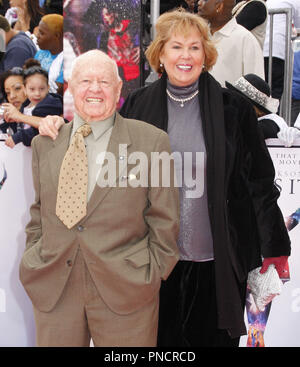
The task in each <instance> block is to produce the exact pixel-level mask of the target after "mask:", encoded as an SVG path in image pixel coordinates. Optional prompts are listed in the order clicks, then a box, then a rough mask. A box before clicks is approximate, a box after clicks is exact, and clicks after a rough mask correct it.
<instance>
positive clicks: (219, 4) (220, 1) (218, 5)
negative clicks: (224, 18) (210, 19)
mask: <svg viewBox="0 0 300 367" xmlns="http://www.w3.org/2000/svg"><path fill="white" fill-rule="evenodd" d="M223 8H224V0H217V2H216V12H217V13H218V14H221V13H222V12H223Z"/></svg>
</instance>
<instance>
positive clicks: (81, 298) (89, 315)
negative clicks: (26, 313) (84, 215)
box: [34, 249, 159, 347]
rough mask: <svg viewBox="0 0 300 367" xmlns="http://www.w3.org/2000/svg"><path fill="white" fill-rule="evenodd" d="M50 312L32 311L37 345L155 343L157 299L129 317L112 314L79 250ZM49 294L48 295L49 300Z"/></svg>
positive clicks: (128, 344)
mask: <svg viewBox="0 0 300 367" xmlns="http://www.w3.org/2000/svg"><path fill="white" fill-rule="evenodd" d="M69 265H70V266H73V269H72V271H71V275H70V278H69V279H68V281H67V283H66V286H65V289H64V291H63V293H62V296H61V297H60V299H59V301H58V303H57V304H56V306H55V307H54V309H53V310H52V311H50V312H41V311H39V310H37V309H36V308H34V315H35V321H36V335H37V340H36V344H37V346H54V347H56V346H61V347H76V346H78V347H79V346H82V347H86V346H89V345H90V340H91V339H92V340H93V344H94V346H95V347H97V346H99V347H131V346H137V347H140V346H146V347H147V346H148V347H154V346H156V343H157V324H158V304H159V296H158V295H157V296H156V297H154V299H153V300H152V301H151V302H150V303H148V304H147V305H146V306H145V307H143V308H141V309H139V310H138V311H136V312H134V313H131V314H129V315H118V314H116V313H114V312H112V311H111V310H110V309H109V308H108V307H107V305H106V304H105V302H104V301H103V299H102V298H101V296H100V295H99V293H98V291H97V289H96V287H95V284H94V281H93V279H92V278H91V276H90V273H89V271H88V268H87V266H86V263H85V260H84V257H83V254H82V251H81V250H80V249H79V250H78V253H77V255H76V259H75V261H74V264H71V263H70V264H69ZM50 296H51V295H49V297H50Z"/></svg>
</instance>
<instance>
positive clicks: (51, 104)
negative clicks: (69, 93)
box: [2, 65, 63, 148]
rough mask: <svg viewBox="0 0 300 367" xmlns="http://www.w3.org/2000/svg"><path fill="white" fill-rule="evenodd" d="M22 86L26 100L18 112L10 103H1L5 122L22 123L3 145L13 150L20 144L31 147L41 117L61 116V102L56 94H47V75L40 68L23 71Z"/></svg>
mask: <svg viewBox="0 0 300 367" xmlns="http://www.w3.org/2000/svg"><path fill="white" fill-rule="evenodd" d="M24 85H25V91H26V95H27V98H28V99H27V100H26V101H25V102H24V103H23V105H22V107H21V109H20V111H19V110H18V109H17V108H16V107H15V106H13V105H12V104H10V103H3V104H2V106H4V109H5V112H4V119H5V121H6V122H15V123H22V124H23V129H20V130H18V131H17V132H16V133H15V134H13V135H12V136H10V137H9V138H8V139H7V140H6V141H5V144H6V145H7V146H9V147H10V148H13V147H14V146H15V145H16V144H18V143H20V142H22V143H23V144H24V145H26V146H30V145H31V140H32V139H33V137H34V136H35V135H37V134H38V126H39V122H40V120H41V117H46V116H48V115H62V114H63V101H62V97H61V96H60V95H58V94H54V93H49V85H48V73H47V72H46V71H45V70H44V69H42V68H41V67H40V66H36V65H35V66H30V67H29V68H28V69H25V70H24Z"/></svg>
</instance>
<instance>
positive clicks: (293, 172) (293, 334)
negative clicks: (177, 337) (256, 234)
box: [240, 139, 300, 347]
mask: <svg viewBox="0 0 300 367" xmlns="http://www.w3.org/2000/svg"><path fill="white" fill-rule="evenodd" d="M267 145H268V148H269V152H270V155H271V157H272V160H273V163H274V167H275V171H276V176H275V185H276V186H277V188H278V189H279V191H280V198H279V200H278V204H279V206H280V208H281V210H282V214H283V216H284V218H285V223H286V227H287V229H288V231H289V236H290V239H291V247H292V252H291V256H290V257H289V266H288V268H287V269H286V275H285V278H284V279H282V281H283V288H282V293H281V294H280V295H279V296H277V297H275V298H274V299H273V301H272V302H271V303H270V304H269V305H268V306H267V307H266V308H265V310H264V311H263V312H259V311H258V309H257V308H256V306H255V303H254V301H253V297H252V295H251V293H250V292H248V294H247V301H246V316H245V319H246V320H247V323H248V335H247V336H245V337H242V338H241V342H240V346H247V347H264V346H265V347H299V346H300V225H299V221H300V139H298V140H297V141H296V142H295V144H294V146H293V147H291V148H285V147H283V146H282V145H281V144H280V142H279V140H278V139H268V140H267Z"/></svg>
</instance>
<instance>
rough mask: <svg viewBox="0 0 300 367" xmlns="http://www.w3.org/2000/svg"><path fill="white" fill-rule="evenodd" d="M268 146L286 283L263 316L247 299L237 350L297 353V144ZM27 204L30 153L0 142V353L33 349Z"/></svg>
mask: <svg viewBox="0 0 300 367" xmlns="http://www.w3.org/2000/svg"><path fill="white" fill-rule="evenodd" d="M271 143H272V146H269V150H270V153H271V156H272V158H273V162H274V165H275V169H276V180H275V183H276V185H277V187H278V188H279V190H280V191H281V196H280V199H279V205H280V207H281V209H282V212H283V215H284V217H285V219H286V224H287V226H288V229H289V234H290V238H291V241H292V255H291V257H290V258H289V274H290V279H289V280H287V279H285V282H284V285H283V291H282V294H281V295H280V296H277V297H276V298H275V299H274V300H273V302H272V303H271V304H270V305H269V306H268V307H267V308H266V311H265V312H262V313H259V312H257V310H256V308H255V306H254V304H253V302H252V299H251V295H250V294H248V300H247V309H246V312H245V320H246V323H247V324H248V335H247V336H243V337H242V338H241V342H240V346H241V347H246V346H248V347H263V346H266V347H277V346H281V347H288V346H290V347H300V224H299V220H300V209H299V208H300V141H299V142H298V143H297V145H298V146H297V147H292V148H284V147H274V143H275V144H278V141H277V139H275V140H272V141H271ZM33 200H34V192H33V187H32V177H31V149H30V148H27V147H24V146H23V145H21V144H18V145H17V146H16V147H15V148H14V149H13V150H11V149H10V148H7V147H6V146H5V145H4V143H3V142H0V233H1V246H0V330H1V331H2V330H5V332H1V333H0V347H3V346H8V347H12V346H24V347H25V346H34V343H35V336H34V334H35V328H34V320H33V313H32V306H31V302H30V300H29V299H28V297H27V295H26V293H25V292H24V290H23V288H22V285H21V284H20V281H19V273H18V268H19V262H20V258H21V256H22V253H23V251H24V248H25V238H26V237H25V231H24V229H25V225H26V224H27V223H28V221H29V207H30V205H31V203H32V202H33ZM241 215H242V214H241Z"/></svg>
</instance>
